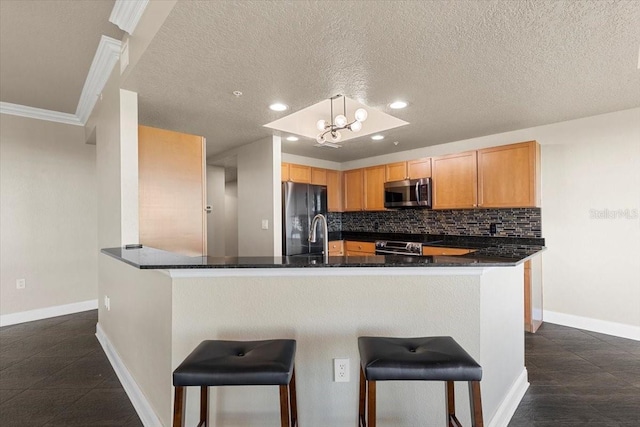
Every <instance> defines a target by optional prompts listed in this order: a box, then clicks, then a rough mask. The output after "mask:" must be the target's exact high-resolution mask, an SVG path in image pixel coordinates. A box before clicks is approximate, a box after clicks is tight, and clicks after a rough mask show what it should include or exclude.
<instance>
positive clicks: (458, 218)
mask: <svg viewBox="0 0 640 427" xmlns="http://www.w3.org/2000/svg"><path fill="white" fill-rule="evenodd" d="M327 220H328V225H329V231H343V232H344V231H354V232H355V231H362V232H379V233H415V234H446V235H457V236H460V235H464V236H491V235H492V234H491V233H490V231H489V226H490V224H492V223H495V224H496V233H495V234H493V236H495V237H538V238H539V237H542V229H541V217H540V208H510V209H455V210H454V209H451V210H431V209H421V208H416V209H412V208H408V209H397V210H389V211H383V212H343V213H334V212H330V213H329V215H328V216H327Z"/></svg>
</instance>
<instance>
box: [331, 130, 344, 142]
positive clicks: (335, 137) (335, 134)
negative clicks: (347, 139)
mask: <svg viewBox="0 0 640 427" xmlns="http://www.w3.org/2000/svg"><path fill="white" fill-rule="evenodd" d="M329 135H330V136H331V141H333V142H338V141H340V140H341V139H342V135H341V134H340V132H338V131H335V132H330V133H329Z"/></svg>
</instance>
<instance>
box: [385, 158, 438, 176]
mask: <svg viewBox="0 0 640 427" xmlns="http://www.w3.org/2000/svg"><path fill="white" fill-rule="evenodd" d="M430 177H431V158H430V157H425V158H423V159H416V160H410V161H408V162H398V163H389V164H387V165H385V182H392V181H402V180H405V179H418V178H430Z"/></svg>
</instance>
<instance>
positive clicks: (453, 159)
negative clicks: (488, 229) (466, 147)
mask: <svg viewBox="0 0 640 427" xmlns="http://www.w3.org/2000/svg"><path fill="white" fill-rule="evenodd" d="M432 167H433V170H432V172H433V208H434V209H462V208H474V207H476V205H477V203H478V202H477V200H478V179H477V177H478V173H477V160H476V152H475V151H470V152H465V153H460V154H451V155H448V156H440V157H434V158H433V159H432Z"/></svg>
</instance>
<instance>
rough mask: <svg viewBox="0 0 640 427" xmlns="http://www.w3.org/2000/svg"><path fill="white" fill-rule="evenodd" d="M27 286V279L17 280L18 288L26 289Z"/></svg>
mask: <svg viewBox="0 0 640 427" xmlns="http://www.w3.org/2000/svg"><path fill="white" fill-rule="evenodd" d="M26 287H27V281H26V280H25V279H18V280H16V289H24V288H26Z"/></svg>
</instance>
